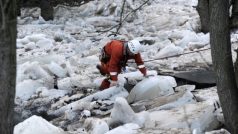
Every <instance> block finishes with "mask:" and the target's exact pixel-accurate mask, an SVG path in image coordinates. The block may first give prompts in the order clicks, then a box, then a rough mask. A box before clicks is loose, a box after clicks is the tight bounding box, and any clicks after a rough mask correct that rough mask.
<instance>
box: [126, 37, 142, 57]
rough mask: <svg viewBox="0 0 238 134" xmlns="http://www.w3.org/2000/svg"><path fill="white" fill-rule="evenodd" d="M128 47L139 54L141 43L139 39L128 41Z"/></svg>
mask: <svg viewBox="0 0 238 134" xmlns="http://www.w3.org/2000/svg"><path fill="white" fill-rule="evenodd" d="M128 48H129V50H130V51H131V52H132V53H133V54H138V53H139V52H140V51H141V44H140V42H139V41H138V40H131V41H129V42H128Z"/></svg>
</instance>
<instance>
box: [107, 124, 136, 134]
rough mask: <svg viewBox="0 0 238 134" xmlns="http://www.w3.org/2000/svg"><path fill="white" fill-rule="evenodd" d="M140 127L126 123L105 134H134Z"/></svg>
mask: <svg viewBox="0 0 238 134" xmlns="http://www.w3.org/2000/svg"><path fill="white" fill-rule="evenodd" d="M139 128H140V127H139V126H138V125H137V124H134V123H128V124H125V125H123V126H120V127H117V128H114V129H112V130H110V131H109V132H107V133H105V134H136V133H137V130H138V129H139Z"/></svg>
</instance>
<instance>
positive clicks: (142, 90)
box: [127, 76, 177, 103]
mask: <svg viewBox="0 0 238 134" xmlns="http://www.w3.org/2000/svg"><path fill="white" fill-rule="evenodd" d="M176 85H177V83H176V81H175V79H174V78H173V77H170V76H154V77H149V78H146V79H144V80H142V81H141V82H139V83H137V85H136V86H135V87H134V88H133V89H132V90H131V92H130V94H129V96H128V98H127V100H128V102H129V103H131V102H136V101H139V100H144V99H152V98H155V97H158V96H165V95H169V94H172V93H174V90H173V87H175V86H176Z"/></svg>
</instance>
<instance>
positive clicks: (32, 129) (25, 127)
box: [14, 115, 66, 134]
mask: <svg viewBox="0 0 238 134" xmlns="http://www.w3.org/2000/svg"><path fill="white" fill-rule="evenodd" d="M32 133H34V134H66V132H64V131H63V130H62V129H61V128H58V127H56V126H54V125H52V124H51V123H49V122H48V121H46V120H45V119H43V118H42V117H39V116H36V115H33V116H32V117H30V118H28V119H26V120H25V121H23V122H21V123H19V124H17V125H16V126H15V127H14V134H32Z"/></svg>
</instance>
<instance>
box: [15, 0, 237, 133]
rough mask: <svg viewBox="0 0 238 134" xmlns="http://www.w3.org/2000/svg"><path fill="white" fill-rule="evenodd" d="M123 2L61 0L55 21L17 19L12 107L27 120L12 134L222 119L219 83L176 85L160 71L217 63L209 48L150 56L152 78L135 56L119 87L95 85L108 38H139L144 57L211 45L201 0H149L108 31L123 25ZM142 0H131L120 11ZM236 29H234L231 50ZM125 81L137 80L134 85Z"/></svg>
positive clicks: (196, 124) (198, 125) (127, 129)
mask: <svg viewBox="0 0 238 134" xmlns="http://www.w3.org/2000/svg"><path fill="white" fill-rule="evenodd" d="M122 3H123V0H107V1H100V0H94V1H91V2H89V3H87V4H85V5H82V6H81V7H70V8H69V7H64V6H57V7H55V8H54V9H55V13H54V17H55V18H54V20H53V21H44V20H43V19H42V18H41V16H39V18H38V19H37V17H34V18H33V17H31V16H28V17H24V18H21V17H19V18H18V25H17V26H18V37H17V87H16V98H15V103H16V107H15V111H16V112H17V113H18V114H19V121H23V122H21V123H19V124H16V126H15V131H14V134H32V131H33V130H34V131H37V132H38V133H39V134H61V133H62V134H78V133H92V134H104V133H106V134H118V133H123V134H124V133H125V134H134V133H181V134H185V133H191V132H192V133H194V134H200V133H205V132H209V131H212V130H215V129H218V128H220V127H221V126H222V123H223V121H224V120H223V115H222V112H221V108H220V105H219V99H218V96H217V92H216V87H212V88H207V89H199V90H198V89H196V87H195V86H194V85H183V86H178V85H177V83H176V81H175V79H174V78H173V77H171V76H161V75H158V74H157V71H159V70H162V71H165V72H166V71H170V72H171V71H172V72H173V71H175V69H176V68H180V67H184V66H185V67H186V66H193V67H195V68H206V67H208V66H209V65H211V63H212V61H211V54H210V50H209V49H208V50H206V51H201V52H195V53H191V54H186V55H181V56H178V57H173V58H167V59H166V58H165V59H162V60H154V61H150V62H145V66H146V67H147V69H148V73H149V74H150V77H149V78H143V76H142V74H141V73H140V72H139V71H137V69H136V66H135V65H134V64H133V63H130V64H129V66H128V67H127V72H125V73H124V74H120V75H119V82H120V86H119V87H111V88H109V89H106V90H103V91H99V90H98V87H99V84H100V82H101V81H102V80H103V78H104V77H103V76H101V75H100V73H99V72H98V71H97V69H96V65H97V64H98V63H99V59H98V55H99V51H100V48H101V47H103V45H105V43H107V41H109V40H111V39H122V40H130V39H138V40H140V41H141V42H143V51H142V53H141V54H142V58H143V59H144V60H145V61H147V60H150V59H157V58H163V57H168V56H173V55H177V54H183V53H186V52H193V51H196V50H201V49H207V48H210V44H209V34H203V33H201V32H199V29H200V24H199V16H198V14H197V12H196V9H195V8H194V6H196V4H197V0H190V1H186V0H153V1H149V2H148V3H147V4H146V5H145V6H143V7H142V8H141V9H140V10H137V11H136V13H135V14H132V15H129V17H128V18H127V19H126V20H125V21H124V23H123V26H122V27H121V29H120V31H119V35H118V36H109V35H110V34H113V33H114V32H116V28H114V29H112V30H110V31H108V29H110V28H111V27H113V26H115V25H117V24H118V22H119V19H120V11H121V7H122ZM142 3H143V1H142V0H137V1H134V0H126V6H125V11H126V12H125V14H124V15H123V16H126V15H127V13H130V12H132V11H133V10H134V9H136V8H137V7H139V6H140V5H141V4H142ZM24 10H28V9H24ZM36 11H38V10H36ZM38 14H39V13H38ZM35 15H37V13H36V14H35ZM22 16H25V15H23V14H22ZM103 31H104V32H103ZM237 36H238V33H236V32H234V33H232V36H231V37H232V48H233V49H234V48H236V47H237V39H238V38H237ZM234 58H235V55H234ZM125 77H126V78H127V79H125ZM125 83H126V84H128V83H131V84H132V85H133V86H134V88H132V90H131V92H128V91H127V90H126V89H125V88H124V87H123V86H122V85H123V84H125ZM40 116H42V117H43V118H45V119H47V120H44V119H43V118H41V117H40ZM36 128H37V130H36ZM221 131H225V130H221ZM211 133H212V132H211Z"/></svg>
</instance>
